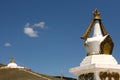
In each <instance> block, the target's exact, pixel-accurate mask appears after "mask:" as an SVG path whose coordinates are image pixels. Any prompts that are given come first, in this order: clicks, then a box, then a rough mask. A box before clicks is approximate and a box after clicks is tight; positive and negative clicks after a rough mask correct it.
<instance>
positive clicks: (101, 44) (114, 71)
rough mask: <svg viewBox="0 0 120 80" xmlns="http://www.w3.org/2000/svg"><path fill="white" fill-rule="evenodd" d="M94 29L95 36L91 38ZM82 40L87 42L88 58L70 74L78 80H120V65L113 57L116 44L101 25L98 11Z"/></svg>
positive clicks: (95, 12)
mask: <svg viewBox="0 0 120 80" xmlns="http://www.w3.org/2000/svg"><path fill="white" fill-rule="evenodd" d="M92 27H94V32H93V36H92V37H89V35H90V32H91V29H92ZM82 39H84V40H85V43H84V46H85V49H86V51H87V56H86V57H85V58H84V59H83V61H82V62H81V63H80V66H78V67H74V68H71V69H70V72H71V73H72V74H74V75H76V76H77V80H120V65H119V64H118V62H117V61H116V59H115V58H114V57H113V56H112V49H113V46H114V44H113V42H112V39H111V37H110V36H109V34H108V33H107V32H106V31H105V29H104V27H103V25H102V23H101V19H100V14H99V12H98V10H97V9H96V10H95V11H94V19H93V20H92V23H91V24H90V26H89V27H88V29H87V31H86V33H85V35H84V36H83V37H82Z"/></svg>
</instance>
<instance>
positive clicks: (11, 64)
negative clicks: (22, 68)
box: [7, 63, 17, 68]
mask: <svg viewBox="0 0 120 80" xmlns="http://www.w3.org/2000/svg"><path fill="white" fill-rule="evenodd" d="M7 67H9V68H17V64H16V63H9V64H8V65H7Z"/></svg>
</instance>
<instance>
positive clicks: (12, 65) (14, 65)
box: [6, 58, 24, 68]
mask: <svg viewBox="0 0 120 80" xmlns="http://www.w3.org/2000/svg"><path fill="white" fill-rule="evenodd" d="M6 68H24V67H21V66H18V65H17V64H16V63H15V60H14V58H12V59H11V61H10V63H9V64H8V65H7V66H6Z"/></svg>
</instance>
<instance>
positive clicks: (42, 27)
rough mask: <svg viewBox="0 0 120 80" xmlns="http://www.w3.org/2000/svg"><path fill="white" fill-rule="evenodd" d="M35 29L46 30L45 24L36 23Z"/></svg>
mask: <svg viewBox="0 0 120 80" xmlns="http://www.w3.org/2000/svg"><path fill="white" fill-rule="evenodd" d="M34 27H40V28H41V29H44V28H45V22H39V23H36V24H34Z"/></svg>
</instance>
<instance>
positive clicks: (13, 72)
mask: <svg viewBox="0 0 120 80" xmlns="http://www.w3.org/2000/svg"><path fill="white" fill-rule="evenodd" d="M1 66H5V65H3V64H0V67H1ZM0 80H61V77H60V76H48V75H45V74H39V73H35V72H33V71H31V70H29V69H18V68H0ZM63 80H76V79H73V78H67V77H63Z"/></svg>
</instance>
